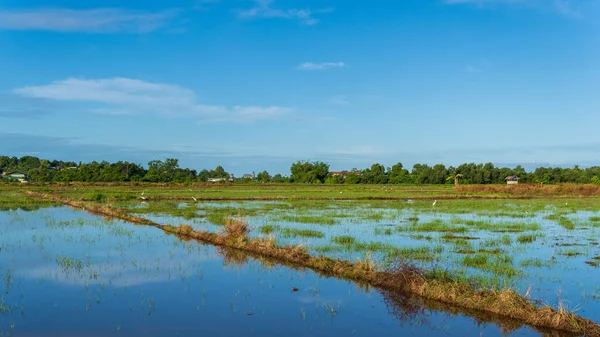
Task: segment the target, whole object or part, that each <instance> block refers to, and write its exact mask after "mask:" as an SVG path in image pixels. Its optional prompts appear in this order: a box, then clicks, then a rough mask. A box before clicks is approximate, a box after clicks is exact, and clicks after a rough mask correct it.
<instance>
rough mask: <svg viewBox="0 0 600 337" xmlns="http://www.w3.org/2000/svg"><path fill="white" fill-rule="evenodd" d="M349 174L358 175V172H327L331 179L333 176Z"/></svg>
mask: <svg viewBox="0 0 600 337" xmlns="http://www.w3.org/2000/svg"><path fill="white" fill-rule="evenodd" d="M351 174H355V175H360V171H332V172H329V175H330V176H332V177H335V176H348V175H351Z"/></svg>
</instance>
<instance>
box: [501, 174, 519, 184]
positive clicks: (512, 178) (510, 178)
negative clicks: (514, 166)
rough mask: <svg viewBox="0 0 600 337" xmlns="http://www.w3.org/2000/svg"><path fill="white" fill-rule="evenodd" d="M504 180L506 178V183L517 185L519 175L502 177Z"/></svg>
mask: <svg viewBox="0 0 600 337" xmlns="http://www.w3.org/2000/svg"><path fill="white" fill-rule="evenodd" d="M504 180H506V185H518V184H519V177H517V176H508V177H506V178H504Z"/></svg>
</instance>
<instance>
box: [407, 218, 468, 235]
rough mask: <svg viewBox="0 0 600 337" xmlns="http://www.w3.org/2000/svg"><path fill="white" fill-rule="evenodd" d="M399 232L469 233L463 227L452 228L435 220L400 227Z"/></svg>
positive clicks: (450, 225) (452, 226) (448, 224)
mask: <svg viewBox="0 0 600 337" xmlns="http://www.w3.org/2000/svg"><path fill="white" fill-rule="evenodd" d="M399 230H404V231H408V232H442V233H466V232H468V231H469V228H467V227H465V226H454V225H452V224H450V223H447V222H444V221H442V220H439V219H436V220H433V221H430V222H424V223H413V224H410V225H408V226H404V227H400V228H399Z"/></svg>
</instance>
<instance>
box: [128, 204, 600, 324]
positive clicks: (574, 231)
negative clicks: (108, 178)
mask: <svg viewBox="0 0 600 337" xmlns="http://www.w3.org/2000/svg"><path fill="white" fill-rule="evenodd" d="M146 207H148V210H150V211H152V210H153V207H156V205H146ZM172 207H176V208H178V209H179V210H182V212H184V214H182V215H179V214H172V213H171V214H166V213H163V212H161V211H153V212H144V211H140V212H141V213H142V216H144V217H147V218H150V219H153V220H155V221H157V222H159V223H167V224H174V225H179V224H190V225H192V226H193V227H194V228H195V229H199V230H205V231H212V232H218V231H219V230H220V228H222V225H223V218H224V217H236V216H244V217H246V218H247V219H248V220H249V222H250V224H251V225H252V226H253V228H254V230H253V233H252V235H254V236H263V237H269V236H270V237H274V238H276V240H277V243H278V244H282V245H286V244H291V245H296V244H301V245H302V246H304V247H306V248H308V250H309V251H310V253H311V255H326V256H331V257H338V258H341V259H345V260H350V261H353V260H356V259H365V258H369V259H372V260H374V261H376V262H377V263H378V264H380V265H381V266H386V265H389V264H390V263H393V262H395V261H398V260H399V259H400V260H409V261H411V262H414V263H416V264H417V265H418V266H419V267H423V268H425V269H445V270H451V271H452V272H453V273H456V274H460V275H464V276H465V277H474V278H475V279H477V281H478V282H479V283H480V285H482V286H483V287H485V288H495V289H502V288H506V287H510V288H514V289H517V290H518V291H519V292H520V293H521V294H527V295H528V296H529V297H530V298H532V299H536V300H539V301H543V302H544V303H546V304H549V305H553V306H557V305H560V304H563V305H565V306H566V307H568V308H571V309H573V310H576V311H577V313H579V314H581V315H583V316H584V317H587V318H591V319H592V320H595V321H598V320H600V282H599V281H598V280H600V268H598V265H600V246H599V242H600V212H599V210H598V206H597V205H595V204H594V203H593V202H592V203H591V204H589V202H586V201H581V200H559V201H552V202H549V201H545V200H536V201H510V200H503V201H492V202H482V201H463V202H458V201H440V202H438V203H436V206H432V204H431V202H422V201H421V202H417V201H414V202H413V201H410V200H409V201H393V202H353V201H337V202H336V201H328V202H312V203H310V202H309V203H296V204H294V203H289V202H280V203H274V202H268V203H261V202H256V201H253V202H248V203H246V204H244V203H242V202H222V203H215V202H211V203H206V202H205V203H195V202H190V203H176V204H175V203H174V204H172ZM142 210H143V208H142ZM190 213H193V216H190Z"/></svg>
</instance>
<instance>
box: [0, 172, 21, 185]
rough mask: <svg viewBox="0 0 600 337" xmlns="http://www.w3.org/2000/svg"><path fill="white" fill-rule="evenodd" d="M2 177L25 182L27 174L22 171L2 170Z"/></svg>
mask: <svg viewBox="0 0 600 337" xmlns="http://www.w3.org/2000/svg"><path fill="white" fill-rule="evenodd" d="M2 178H4V179H14V180H18V181H20V182H22V183H26V182H27V174H25V173H23V172H2Z"/></svg>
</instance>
